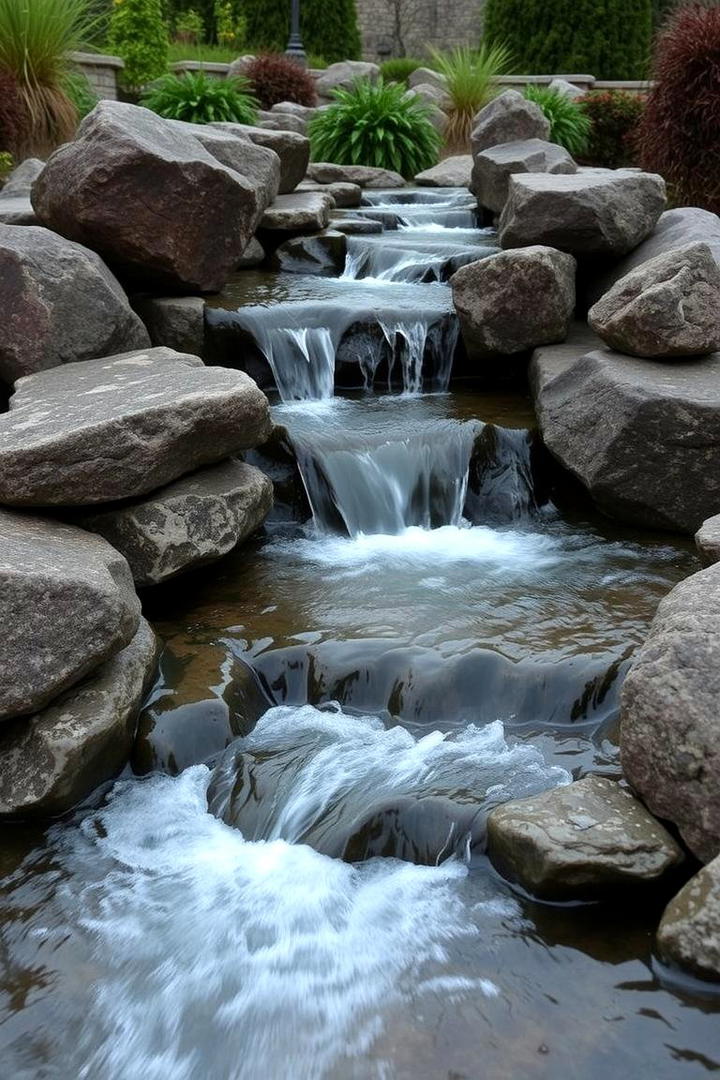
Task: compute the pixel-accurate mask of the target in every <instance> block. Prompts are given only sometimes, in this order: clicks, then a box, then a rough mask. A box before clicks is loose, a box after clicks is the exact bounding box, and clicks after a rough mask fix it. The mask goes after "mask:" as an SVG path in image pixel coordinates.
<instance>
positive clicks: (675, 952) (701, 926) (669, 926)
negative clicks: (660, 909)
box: [657, 856, 720, 981]
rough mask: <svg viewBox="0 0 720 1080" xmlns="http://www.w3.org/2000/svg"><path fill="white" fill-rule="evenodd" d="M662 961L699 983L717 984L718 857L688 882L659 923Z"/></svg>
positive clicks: (719, 969) (719, 959)
mask: <svg viewBox="0 0 720 1080" xmlns="http://www.w3.org/2000/svg"><path fill="white" fill-rule="evenodd" d="M657 944H658V949H659V951H660V954H661V956H662V958H663V959H664V960H666V961H668V962H669V963H671V964H677V965H678V966H679V967H682V968H686V969H687V970H689V971H691V972H692V973H693V975H697V976H699V978H701V979H712V980H716V981H717V980H720V856H718V858H717V859H713V861H712V862H711V863H708V865H707V866H705V867H703V869H702V870H701V871H700V873H698V874H695V876H694V877H692V878H690V881H688V883H687V885H685V887H684V888H683V889H681V890H680V892H679V893H678V894H677V896H676V897H675V898H674V899H673V900H671V901H670V903H669V904H668V906H667V907H666V908H665V912H664V914H663V917H662V919H661V921H660V926H659V927H658V932H657Z"/></svg>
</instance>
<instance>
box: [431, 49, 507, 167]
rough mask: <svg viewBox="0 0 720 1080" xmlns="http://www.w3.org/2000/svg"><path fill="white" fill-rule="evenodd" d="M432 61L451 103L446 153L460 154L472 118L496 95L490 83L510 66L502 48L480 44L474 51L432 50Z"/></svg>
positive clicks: (505, 52)
mask: <svg viewBox="0 0 720 1080" xmlns="http://www.w3.org/2000/svg"><path fill="white" fill-rule="evenodd" d="M432 57H433V62H434V65H435V68H436V70H437V71H439V72H440V73H441V74H442V75H444V76H445V78H446V80H447V92H448V94H449V95H450V98H451V101H452V105H451V108H450V110H449V112H448V124H447V127H446V129H445V142H446V144H447V146H448V147H449V148H450V149H452V150H455V151H457V152H463V151H465V150H467V148H468V146H469V143H470V133H471V130H472V121H473V117H474V116H475V114H476V113H477V111H478V110H479V109H481V108H482V107H483V105H486V104H487V102H488V101H489V100H490V98H492V97H494V95H495V93H496V91H495V88H494V86H493V79H495V77H496V76H498V75H502V74H503V73H504V72H506V71H507V70H508V68H509V66H510V59H511V57H510V52H509V50H508V49H507V48H506V47H505V45H502V44H497V45H486V44H483V45H482V46H481V47H480V48H479V49H477V50H473V49H468V48H461V49H454V50H453V51H452V52H450V53H440V52H438V51H437V50H433V52H432Z"/></svg>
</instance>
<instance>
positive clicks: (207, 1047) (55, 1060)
mask: <svg viewBox="0 0 720 1080" xmlns="http://www.w3.org/2000/svg"><path fill="white" fill-rule="evenodd" d="M473 206H474V200H472V199H469V198H468V197H467V195H466V194H465V193H461V192H458V191H454V190H447V191H445V190H442V189H440V190H430V189H425V190H422V189H418V190H413V189H407V190H403V191H393V192H367V193H366V197H365V204H364V205H363V207H361V208H360V209H359V210H357V211H352V212H351V214H352V216H364V217H367V218H370V219H371V220H374V221H379V222H381V223H382V224H383V226H384V231H383V232H382V233H378V234H368V235H357V236H352V237H350V238H349V242H348V253H347V259H346V263H345V266H344V269H343V270H342V272H341V273H338V274H336V275H335V276H315V275H304V274H292V273H288V272H281V273H270V272H269V271H247V272H244V273H242V274H238V275H236V278H235V280H234V281H233V282H231V283H230V285H229V286H228V287H227V289H226V290H225V291H224V293H223V294H221V295H220V296H219V297H216V298H213V300H212V310H211V312H210V315H209V330H210V331H211V332H212V333H213V334H214V335H215V337H216V343H217V345H218V348H219V349H221V351H222V355H223V357H224V362H226V363H227V362H230V358H232V359H233V360H234V363H235V366H240V364H241V363H242V364H243V366H245V367H246V368H247V370H248V371H249V372H250V373H251V374H252V375H253V377H255V378H257V379H258V381H259V383H260V384H261V385H262V386H263V388H266V389H268V390H271V388H272V387H274V388H275V390H272V400H273V401H274V404H273V416H274V420H275V422H276V424H278V425H280V426H281V428H280V431H279V433H278V434H279V438H278V439H277V441H276V446H275V449H274V450H273V451H270V450H268V449H266V448H263V449H261V450H260V451H256V452H253V453H250V454H248V455H247V459H248V460H249V461H251V462H253V463H256V464H259V465H260V466H261V467H263V468H266V469H267V470H268V471H270V473H271V475H273V479H274V480H275V482H276V492H277V496H278V497H277V501H276V505H275V508H274V510H273V512H272V513H271V515H270V518H269V520H268V521H267V523H266V526H265V528H264V530H263V532H262V533H261V534H260V535H259V536H258V537H256V538H255V539H254V540H253V541H252V542H251V543H249V544H247V545H245V546H243V547H241V548H239V549H238V550H236V551H235V552H233V553H232V554H231V555H230V556H228V557H226V558H225V559H224V560H222V561H221V562H219V563H218V564H216V565H215V566H211V567H208V568H206V569H204V570H202V571H197V572H195V573H193V574H190V575H187V576H186V577H183V578H181V579H178V580H176V581H173V582H170V583H169V584H166V585H163V586H160V587H158V588H157V589H156V590H154V591H151V592H148V593H146V595H145V596H144V597H143V602H144V608H145V613H146V615H147V616H148V618H150V619H151V621H152V623H153V625H154V626H155V628H156V630H157V632H158V633H159V635H160V636H161V637H162V639H163V641H164V642H165V651H164V654H163V657H162V661H161V671H160V677H159V680H158V683H157V685H156V687H155V689H154V691H153V693H152V695H151V698H150V701H149V703H148V706H147V708H146V709H145V711H144V713H143V715H142V716H141V719H140V725H139V731H138V737H137V741H136V747H135V751H134V754H133V758H132V761H131V763H130V765H129V766H128V767H127V768H126V770H125V771H124V773H123V775H122V776H121V777H120V778H119V780H118V781H117V782H116V783H114V784H110V785H108V786H107V787H106V788H105V789H103V791H101V792H98V793H96V795H95V796H94V797H93V798H91V799H90V800H88V802H87V804H86V805H84V806H82V807H80V808H78V809H77V810H76V811H75V812H74V813H73V814H72V815H70V816H69V817H68V818H67V819H64V820H62V821H58V822H56V823H54V824H52V825H51V826H50V827H49V828H48V829H46V828H42V827H40V826H39V825H38V826H34V825H32V824H29V825H23V826H15V827H10V826H6V827H4V829H3V836H2V845H1V846H0V1078H2V1080H5V1078H7V1080H40V1078H42V1080H97V1078H99V1077H107V1078H109V1080H246V1078H247V1080H250V1078H252V1080H257V1078H260V1077H264V1078H267V1080H320V1078H326V1077H327V1078H331V1080H370V1078H372V1080H375V1078H377V1080H501V1078H503V1080H505V1078H507V1077H511V1078H513V1080H522V1078H525V1077H527V1078H542V1080H545V1078H547V1080H550V1078H553V1080H558V1078H563V1080H564V1078H571V1077H572V1078H575V1077H582V1078H583V1080H596V1078H597V1080H601V1078H602V1080H604V1078H605V1077H606V1075H607V1073H608V1070H609V1069H613V1070H617V1071H618V1072H622V1073H623V1074H624V1075H627V1076H630V1077H635V1076H645V1075H648V1076H652V1077H653V1078H654V1080H664V1078H667V1080H676V1078H678V1077H688V1078H691V1077H704V1076H707V1075H709V1074H711V1073H713V1072H718V1071H720V1053H719V1052H718V1029H719V1026H720V1000H719V999H718V996H717V995H716V996H708V995H707V994H705V993H703V992H702V990H701V989H700V988H699V987H698V986H697V985H693V984H692V983H691V982H690V981H688V982H687V983H679V982H677V981H675V980H674V979H673V978H671V977H670V976H669V975H668V973H667V972H664V971H663V970H661V968H660V967H659V965H658V964H657V962H656V960H655V959H654V957H653V954H652V947H653V932H654V928H655V926H656V925H657V921H658V918H659V915H660V913H661V911H662V908H663V906H664V904H665V902H666V901H667V899H669V897H668V896H666V895H664V894H663V893H662V890H656V891H655V892H654V893H653V895H652V896H651V897H648V896H647V895H644V896H642V897H638V898H633V897H623V899H622V902H621V903H619V904H617V905H615V904H612V903H608V904H603V905H593V904H586V905H551V904H539V903H536V902H534V901H532V899H530V898H528V897H525V896H523V895H522V894H521V893H520V891H519V890H517V889H514V888H513V887H511V886H510V885H509V884H508V883H506V882H505V881H503V880H502V879H501V878H500V877H499V876H498V874H497V873H496V872H495V871H494V869H493V868H492V866H491V865H490V863H489V861H488V859H487V856H486V855H485V853H484V836H485V819H486V816H487V813H488V812H489V810H491V809H492V808H493V807H494V806H496V805H499V804H500V803H502V802H505V801H507V800H508V799H513V798H523V797H525V796H530V795H532V794H535V793H538V792H540V791H544V790H546V789H548V788H551V787H554V786H556V785H561V784H565V783H568V782H569V781H570V780H571V779H577V778H578V777H580V776H582V775H584V774H586V773H587V772H589V771H596V772H599V773H601V774H602V775H606V776H610V777H617V776H619V761H618V750H617V717H618V693H619V689H620V685H621V682H622V678H623V675H624V672H625V671H626V669H627V666H628V664H629V660H630V657H631V656H632V652H633V650H634V648H636V647H637V645H638V644H639V643H640V642H641V641H642V640H643V637H644V635H645V633H646V630H647V627H648V625H649V623H650V620H651V619H652V616H653V614H654V611H655V608H656V606H657V604H658V602H659V600H660V599H661V598H662V597H663V596H664V595H665V594H666V593H667V592H668V591H669V590H670V589H671V588H672V587H673V585H674V584H676V583H677V582H678V581H680V580H681V579H682V578H684V577H686V576H687V575H688V574H690V573H693V572H694V571H695V570H696V569H697V567H698V560H697V557H696V554H695V550H694V548H693V546H692V545H691V544H690V543H689V542H687V541H685V540H683V539H678V538H676V537H673V536H672V535H665V534H652V533H641V532H637V531H631V530H630V529H628V528H625V527H623V526H621V525H618V524H617V523H614V522H612V521H610V520H608V519H605V518H603V517H601V516H600V515H599V514H597V513H596V512H595V511H594V510H593V508H592V506H591V505H590V504H589V503H588V501H587V500H586V498H585V497H584V496H583V495H582V494H581V493H580V492H579V491H578V489H577V488H576V487H575V486H574V485H573V484H572V483H570V482H569V481H568V478H567V477H565V476H563V475H561V474H560V472H559V470H558V469H557V467H556V466H554V464H553V462H552V461H551V460H549V457H548V455H547V454H546V452H545V451H544V450H543V448H542V446H541V445H540V444H539V441H538V439H537V437H536V435H535V433H534V417H533V412H532V406H531V403H530V401H529V399H528V398H527V397H526V396H525V395H524V393H523V392H522V391H518V390H513V391H510V390H504V389H500V390H498V389H492V390H489V389H487V388H486V387H482V388H480V389H478V386H477V384H473V382H472V381H464V380H463V381H459V380H458V381H455V380H454V381H453V382H452V384H451V374H452V373H453V371H454V370H455V371H456V372H457V371H458V370H461V368H462V363H463V361H462V346H461V342H460V340H459V333H458V326H457V320H456V317H455V315H454V312H453V308H452V301H451V293H450V288H449V285H448V284H447V280H448V277H449V276H450V274H451V273H452V272H453V270H454V269H456V268H457V266H459V265H462V264H463V263H464V262H468V261H472V260H474V259H477V258H482V257H485V256H487V255H489V254H492V253H493V252H494V251H495V250H497V249H496V247H495V244H494V236H493V234H492V232H491V231H490V230H486V229H479V228H477V224H476V221H475V216H474V210H473ZM454 361H456V366H455V368H454V367H453V362H454Z"/></svg>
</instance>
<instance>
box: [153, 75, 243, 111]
mask: <svg viewBox="0 0 720 1080" xmlns="http://www.w3.org/2000/svg"><path fill="white" fill-rule="evenodd" d="M140 104H141V105H144V106H145V108H146V109H152V111H153V112H155V113H157V114H158V116H164V117H166V118H167V119H168V120H185V121H186V122H187V123H189V124H212V123H215V122H223V123H233V124H254V123H255V120H256V112H257V101H256V100H255V98H254V97H253V96H252V94H251V93H250V91H249V89H248V84H247V82H246V80H245V79H213V78H212V77H211V76H209V75H206V74H205V72H204V71H194V72H188V73H187V74H186V75H164V76H163V77H162V78H161V79H158V80H157V81H156V82H154V83H153V84H152V85H151V86H149V87H148V88H147V90H146V91H145V93H144V94H143V95H142V97H141V99H140Z"/></svg>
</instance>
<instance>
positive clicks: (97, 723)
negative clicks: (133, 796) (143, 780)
mask: <svg viewBox="0 0 720 1080" xmlns="http://www.w3.org/2000/svg"><path fill="white" fill-rule="evenodd" d="M157 655H158V644H157V641H156V638H155V635H154V633H153V631H152V630H151V628H150V626H149V625H148V623H147V622H145V620H144V619H141V620H140V624H139V627H138V630H137V632H136V634H135V636H134V637H133V638H132V640H131V641H130V643H129V644H128V645H127V646H126V648H124V649H123V650H122V651H121V652H119V653H117V655H115V656H113V657H112V658H111V659H110V660H108V661H107V662H106V663H104V664H103V665H102V666H101V667H99V668H98V669H97V671H94V672H93V674H92V675H90V677H89V678H87V679H86V680H85V681H84V682H82V683H80V684H79V685H78V686H76V687H73V689H72V690H69V691H67V692H66V693H65V694H63V695H62V696H61V697H60V698H58V700H57V701H53V703H52V704H51V705H49V706H48V708H46V709H44V710H43V711H42V712H39V713H36V714H35V715H33V716H30V717H27V718H24V719H22V720H16V721H14V722H13V723H10V724H8V725H5V726H3V727H2V728H0V816H2V817H52V816H55V815H57V814H62V813H64V812H65V811H67V810H69V809H70V808H71V807H73V806H74V805H75V804H76V803H78V802H80V801H81V800H82V799H84V798H86V797H87V796H88V795H89V794H90V793H91V792H92V791H94V789H95V788H96V787H98V786H99V785H100V784H102V783H105V782H106V781H107V780H110V779H112V778H113V777H114V776H116V775H117V773H118V772H120V770H121V769H122V768H123V766H124V765H125V763H126V761H127V760H128V758H129V756H130V752H131V750H132V744H133V739H134V736H135V728H136V726H137V717H138V713H139V711H140V708H141V706H142V703H143V698H144V697H145V694H146V692H147V690H148V689H149V687H150V685H151V683H152V680H153V678H154V675H155V668H156V664H157Z"/></svg>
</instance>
